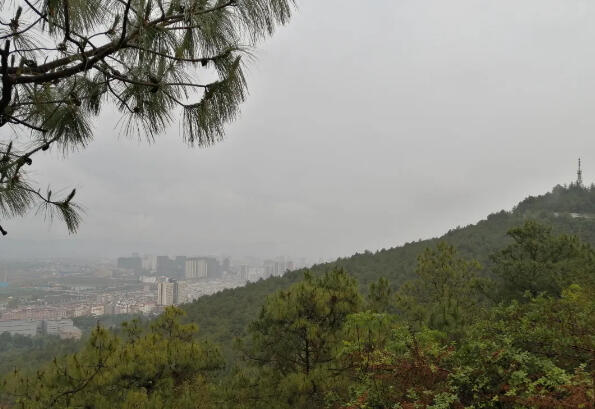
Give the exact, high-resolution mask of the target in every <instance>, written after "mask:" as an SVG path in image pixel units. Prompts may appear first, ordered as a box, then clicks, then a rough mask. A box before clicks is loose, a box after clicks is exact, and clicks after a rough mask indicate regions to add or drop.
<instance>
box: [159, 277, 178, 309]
mask: <svg viewBox="0 0 595 409" xmlns="http://www.w3.org/2000/svg"><path fill="white" fill-rule="evenodd" d="M174 287H175V283H171V282H168V281H165V282H161V283H157V305H173V304H174Z"/></svg>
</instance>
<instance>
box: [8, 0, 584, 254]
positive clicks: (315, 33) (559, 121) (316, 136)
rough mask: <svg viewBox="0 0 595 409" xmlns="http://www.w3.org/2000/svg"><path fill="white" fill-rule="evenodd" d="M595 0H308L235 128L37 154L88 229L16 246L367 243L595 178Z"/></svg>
mask: <svg viewBox="0 0 595 409" xmlns="http://www.w3.org/2000/svg"><path fill="white" fill-rule="evenodd" d="M594 20H595V2H593V1H591V0H448V1H446V0H368V1H361V0H359V1H356V0H300V1H299V9H298V11H297V12H296V14H295V18H294V19H293V20H292V22H291V23H290V25H289V26H288V27H285V28H283V29H281V30H280V31H279V32H278V33H277V34H276V35H275V36H274V37H273V38H272V39H270V40H269V41H267V42H266V43H265V44H263V45H262V46H261V47H259V48H258V49H257V51H256V56H257V61H255V62H254V63H253V64H252V65H251V66H250V70H249V72H250V73H249V86H250V97H249V100H248V102H247V103H246V104H245V105H244V106H243V108H242V115H241V117H240V118H239V119H238V120H237V121H236V122H235V123H234V124H232V125H231V126H229V127H228V135H227V138H226V140H225V141H224V142H222V143H220V144H218V145H216V146H213V147H211V148H208V149H188V148H187V147H186V146H185V145H184V144H183V142H182V140H181V137H180V132H179V129H178V127H177V125H176V126H175V127H172V129H171V130H170V131H169V132H168V133H167V134H166V135H163V137H161V138H160V139H159V140H158V141H157V142H156V143H155V144H153V145H147V144H144V143H139V142H138V141H136V140H131V139H126V138H125V137H121V136H118V129H117V127H116V121H117V118H116V117H115V116H114V115H112V114H110V113H109V112H108V111H106V113H105V114H104V115H102V117H101V118H100V120H99V121H97V123H96V140H95V141H94V142H93V143H92V144H91V145H90V146H89V148H88V149H87V150H85V151H83V152H80V153H76V154H73V155H70V156H69V157H68V158H66V159H61V158H60V157H59V156H58V155H57V154H56V153H53V154H48V155H47V156H46V157H43V158H38V159H37V160H36V161H35V164H34V165H35V166H34V172H35V175H36V176H37V177H38V178H39V179H41V180H42V181H43V183H44V184H45V183H48V182H51V183H52V185H53V186H54V187H61V188H64V189H65V190H66V189H68V188H70V187H72V186H76V187H77V189H78V192H79V193H78V199H79V201H81V202H82V204H83V205H84V206H85V207H86V209H87V215H86V217H85V220H84V224H83V225H82V227H81V230H80V232H79V233H78V234H77V235H76V236H70V237H69V236H68V234H66V232H65V228H64V226H63V225H61V224H60V223H57V222H55V223H54V224H53V225H51V226H48V225H47V224H44V223H42V222H40V220H39V219H36V218H34V217H29V218H27V219H24V220H17V219H15V220H11V221H9V222H8V223H3V224H6V226H5V227H6V228H7V229H8V230H9V231H10V235H9V236H8V237H9V238H6V239H2V241H1V242H0V256H10V255H13V256H16V255H32V256H38V255H47V254H51V253H53V254H56V255H60V256H64V255H74V256H76V255H91V254H94V255H98V256H103V255H107V256H113V255H115V254H117V253H121V254H127V253H128V252H131V251H138V252H141V253H143V252H153V253H155V252H158V253H164V254H168V253H169V254H206V253H212V254H223V253H227V254H232V255H250V254H251V255H257V256H273V255H283V254H285V255H296V256H297V255H303V256H308V257H312V258H318V257H325V258H329V257H334V256H341V255H349V254H351V253H353V252H355V251H361V250H364V249H372V250H373V249H378V248H382V247H391V246H394V245H398V244H401V243H403V242H406V241H412V240H416V239H419V238H426V237H429V236H434V235H438V234H441V233H443V232H445V231H447V230H448V229H449V228H452V227H455V226H457V225H465V224H468V223H474V222H476V221H478V220H479V219H481V218H483V217H485V216H486V215H487V214H488V213H490V212H493V211H497V210H499V209H502V208H505V209H510V208H511V207H512V206H513V205H514V204H515V203H516V202H518V201H519V200H520V199H522V198H524V197H525V196H527V195H528V194H539V193H543V192H545V191H547V190H549V189H550V188H551V187H553V186H554V185H555V184H557V183H564V182H569V181H570V180H572V178H573V177H574V172H575V171H576V159H577V157H578V156H579V155H581V156H582V157H583V158H584V162H585V178H586V179H587V180H588V181H592V180H593V179H595V178H594V177H593V175H594V174H595V152H594V151H595V136H594V129H595V115H593V111H594V110H595V46H594V44H595V41H594V40H595V25H594V24H593V21H594Z"/></svg>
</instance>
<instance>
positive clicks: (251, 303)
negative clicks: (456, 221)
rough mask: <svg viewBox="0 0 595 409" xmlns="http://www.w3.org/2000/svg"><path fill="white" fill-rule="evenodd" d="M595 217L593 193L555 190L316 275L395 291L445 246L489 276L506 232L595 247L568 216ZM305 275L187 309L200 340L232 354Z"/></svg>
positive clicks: (594, 236)
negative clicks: (422, 260)
mask: <svg viewBox="0 0 595 409" xmlns="http://www.w3.org/2000/svg"><path fill="white" fill-rule="evenodd" d="M578 212H582V213H595V188H594V187H592V186H591V187H589V188H585V187H580V186H576V185H574V184H571V185H570V186H556V187H555V188H554V189H553V190H552V192H549V193H547V194H545V195H541V196H537V197H528V198H527V199H525V200H523V201H522V202H520V203H519V204H518V205H517V206H516V207H515V208H514V209H513V210H511V211H501V212H499V213H494V214H491V215H489V216H488V217H487V218H486V219H484V220H481V221H480V222H478V223H476V224H474V225H469V226H465V227H460V228H456V229H453V230H450V231H449V232H448V233H446V234H445V235H443V236H442V237H439V238H433V239H428V240H422V241H417V242H411V243H407V244H405V245H404V246H401V247H394V248H390V249H382V250H379V251H376V252H370V251H366V252H364V253H358V254H355V255H353V256H351V257H346V258H341V259H338V260H336V261H335V262H332V263H327V264H321V265H316V266H313V267H312V271H313V272H314V273H315V274H319V273H322V272H325V271H328V270H330V269H333V268H337V267H339V268H344V269H345V271H347V272H348V273H349V274H351V275H353V276H354V277H355V278H356V280H357V282H358V284H359V287H360V290H363V291H365V290H366V289H367V288H368V286H369V284H370V283H371V282H373V281H376V280H378V279H379V278H380V277H385V278H387V279H388V280H389V283H390V285H391V287H393V288H394V289H397V288H398V287H399V286H400V285H401V284H403V283H404V282H405V281H407V280H408V279H411V278H412V277H413V276H414V275H415V265H416V263H417V257H418V255H419V254H420V253H421V252H422V251H423V250H424V249H425V248H427V247H430V246H433V245H435V244H436V243H437V242H438V241H440V240H444V241H446V242H448V243H450V244H452V245H454V246H455V247H456V248H457V249H458V250H459V252H460V253H461V254H462V255H463V256H465V257H470V258H474V259H476V260H478V261H479V262H480V264H481V265H482V270H481V272H480V274H483V275H486V276H489V275H490V274H491V269H492V268H491V261H490V255H491V254H492V253H494V252H495V251H497V250H498V249H500V248H502V247H504V246H505V245H506V244H508V243H509V242H510V240H511V239H510V237H508V236H507V234H506V233H507V232H508V231H509V230H510V229H511V228H513V227H516V226H520V225H521V224H523V223H524V222H525V221H527V220H531V219H533V220H538V221H540V222H542V223H544V224H546V225H548V226H551V227H552V228H553V231H554V232H555V233H570V234H576V235H577V236H579V237H580V238H582V239H583V240H585V241H586V242H588V243H591V244H593V245H595V219H589V218H581V217H573V216H572V215H570V213H578ZM303 275H304V271H303V270H298V271H292V272H290V273H288V274H286V275H285V276H284V277H280V278H279V277H275V278H269V279H266V280H261V281H258V282H256V283H251V284H249V285H247V286H245V287H242V288H236V289H233V290H225V291H222V292H220V293H218V294H215V295H211V296H207V297H202V298H200V299H198V300H197V301H195V302H193V303H191V304H187V305H185V306H184V310H186V311H187V313H188V317H187V319H188V320H189V321H192V322H195V323H197V324H198V325H199V327H200V329H201V331H200V332H201V334H203V335H205V336H207V337H208V338H209V339H210V340H213V341H215V342H217V343H219V344H220V345H222V346H223V347H224V349H225V350H227V351H229V346H230V345H231V342H232V340H233V338H234V337H237V336H241V335H243V333H244V331H245V329H246V326H247V325H248V323H249V322H250V321H252V320H253V319H255V318H256V317H257V316H258V312H259V310H260V307H261V305H262V303H263V302H264V300H265V298H266V296H267V295H269V294H271V293H273V292H274V291H276V290H279V289H282V288H286V287H288V286H290V285H291V284H293V283H295V282H297V281H299V280H300V279H302V278H303Z"/></svg>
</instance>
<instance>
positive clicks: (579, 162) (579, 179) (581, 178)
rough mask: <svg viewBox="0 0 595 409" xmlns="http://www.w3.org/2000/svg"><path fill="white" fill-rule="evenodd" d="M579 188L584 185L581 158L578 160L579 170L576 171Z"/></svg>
mask: <svg viewBox="0 0 595 409" xmlns="http://www.w3.org/2000/svg"><path fill="white" fill-rule="evenodd" d="M576 184H577V186H582V185H583V170H582V169H581V158H578V170H577V171H576Z"/></svg>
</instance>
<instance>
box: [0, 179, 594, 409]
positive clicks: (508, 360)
mask: <svg viewBox="0 0 595 409" xmlns="http://www.w3.org/2000/svg"><path fill="white" fill-rule="evenodd" d="M585 191H588V192H589V194H593V190H586V189H585ZM532 206H533V207H532V208H531V209H528V208H526V209H525V211H524V213H523V212H520V210H519V208H517V209H516V210H515V211H513V212H512V213H499V214H496V215H492V216H490V217H489V218H488V219H487V220H485V221H482V222H480V223H479V224H477V225H475V226H469V227H467V228H464V229H457V230H454V231H451V232H449V233H448V234H447V235H445V236H444V238H443V240H430V241H427V242H418V243H411V244H408V245H406V246H404V247H401V248H397V249H392V250H383V251H380V252H378V253H376V254H372V253H365V254H361V255H356V256H354V257H353V258H350V259H345V260H339V261H338V262H337V263H334V264H331V265H324V266H316V267H315V268H313V269H312V270H309V271H298V272H292V273H289V274H287V275H286V276H284V277H280V278H273V279H269V280H262V281H259V282H258V283H253V284H250V285H248V286H246V287H245V288H243V289H239V290H238V289H236V290H227V291H224V292H222V293H221V294H218V295H215V296H211V297H205V298H203V299H201V300H199V301H198V302H195V303H193V304H191V305H188V306H186V308H185V310H186V311H187V312H188V314H187V315H186V316H184V315H185V314H186V312H185V311H184V310H180V309H175V308H171V309H168V310H167V311H166V313H164V314H163V315H162V316H160V317H159V318H158V319H156V320H154V321H151V322H141V321H139V320H132V321H131V322H129V323H125V324H123V326H122V327H121V328H120V329H119V330H107V329H104V328H102V327H100V326H98V327H96V328H95V329H94V330H93V332H92V333H91V335H90V337H89V339H88V340H86V341H85V344H84V347H83V348H82V349H80V350H79V352H77V353H75V354H70V355H66V356H63V357H59V358H57V359H55V360H54V361H53V362H51V363H48V364H46V365H44V366H42V367H41V368H38V369H37V370H33V371H32V370H27V368H24V369H20V370H17V371H14V372H12V373H10V374H8V375H7V376H5V378H4V380H3V381H2V383H1V384H0V385H1V386H0V397H1V398H0V407H2V405H5V406H7V407H10V408H12V407H19V408H22V409H30V408H31V409H34V408H74V407H84V408H89V409H94V408H98V409H101V408H108V407H109V408H126V409H131V408H154V409H161V408H170V407H173V408H179V409H195V408H205V409H206V408H230V409H231V408H234V409H235V408H240V409H242V408H243V409H269V408H278V409H289V408H292V409H293V408H297V409H300V408H304V409H306V408H308V409H310V408H313V409H318V408H320V409H323V408H324V409H372V408H378V409H380V408H401V409H447V408H453V409H463V408H469V409H470V408H475V409H479V408H486V409H558V408H561V409H565V408H568V409H579V408H584V409H589V408H591V409H592V408H593V407H594V406H593V402H595V391H594V387H595V383H594V379H595V281H594V278H595V262H594V261H595V252H594V249H593V246H592V244H591V243H592V237H593V230H594V229H593V227H594V225H593V221H592V220H591V219H589V218H577V217H573V216H564V215H563V214H561V212H559V213H558V215H549V214H548V213H547V211H546V210H543V209H541V208H539V202H533V205H532ZM550 216H551V217H550ZM536 219H539V220H541V221H543V220H547V221H550V222H552V223H551V224H552V226H547V225H545V224H543V223H541V222H538V221H536ZM513 222H519V223H518V225H516V226H509V224H512V223H513ZM504 227H506V229H507V234H504V233H502V237H499V236H498V235H497V233H496V232H499V231H501V230H502V229H503V228H504ZM561 232H564V233H561ZM571 232H577V233H579V234H580V235H581V236H582V239H581V238H580V237H579V236H578V235H575V234H570V233H571ZM470 237H471V238H477V237H481V238H482V240H471V241H469V242H465V240H466V239H469V238H470ZM457 242H460V243H462V245H460V246H457V245H456V243H457ZM465 243H466V245H465ZM414 250H418V251H417V254H412V255H411V256H410V255H409V254H410V253H413V252H414ZM474 253H475V254H476V255H477V256H476V257H475V256H473V254H474ZM401 257H402V258H401ZM408 257H411V259H410V258H408ZM391 260H392V262H393V263H394V264H391ZM399 260H402V261H403V263H404V265H405V266H410V267H404V266H403V265H401V264H398V263H399ZM341 266H345V267H346V268H343V267H341ZM409 268H410V269H409ZM378 271H380V273H379V272H378ZM401 271H403V272H405V273H403V274H401V273H400V272H401ZM352 272H354V273H355V274H351V273H352ZM382 272H389V273H393V274H392V275H390V274H387V277H382V274H381V273H382ZM225 301H228V302H229V304H225V303H224V302H225ZM220 303H221V304H220ZM216 308H219V309H216ZM199 314H200V315H199ZM197 317H200V319H198V318H197ZM222 317H225V318H222ZM189 321H201V322H204V323H207V325H205V326H203V328H201V333H202V335H201V333H197V332H196V329H197V328H196V326H195V324H194V323H188V322H189ZM184 322H186V324H185V323H184ZM227 324H230V325H229V327H225V325H227ZM205 327H206V328H207V331H205ZM207 339H208V340H207ZM213 339H218V340H223V341H224V342H222V345H223V348H222V349H221V350H220V349H219V348H218V347H216V346H215V344H214V343H212V342H211V341H212V340H213ZM234 339H235V343H233V344H234V345H233V348H232V347H231V344H232V342H231V341H232V340H234ZM0 341H2V342H4V343H7V345H8V344H10V345H11V346H12V347H13V348H14V347H15V345H16V344H20V343H25V344H26V343H34V342H35V340H31V339H29V340H24V339H21V338H19V337H10V336H6V335H3V336H2V337H1V338H0ZM64 352H69V351H67V350H63V351H61V352H60V353H64ZM222 352H223V353H222ZM57 355H59V354H58V353H57Z"/></svg>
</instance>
